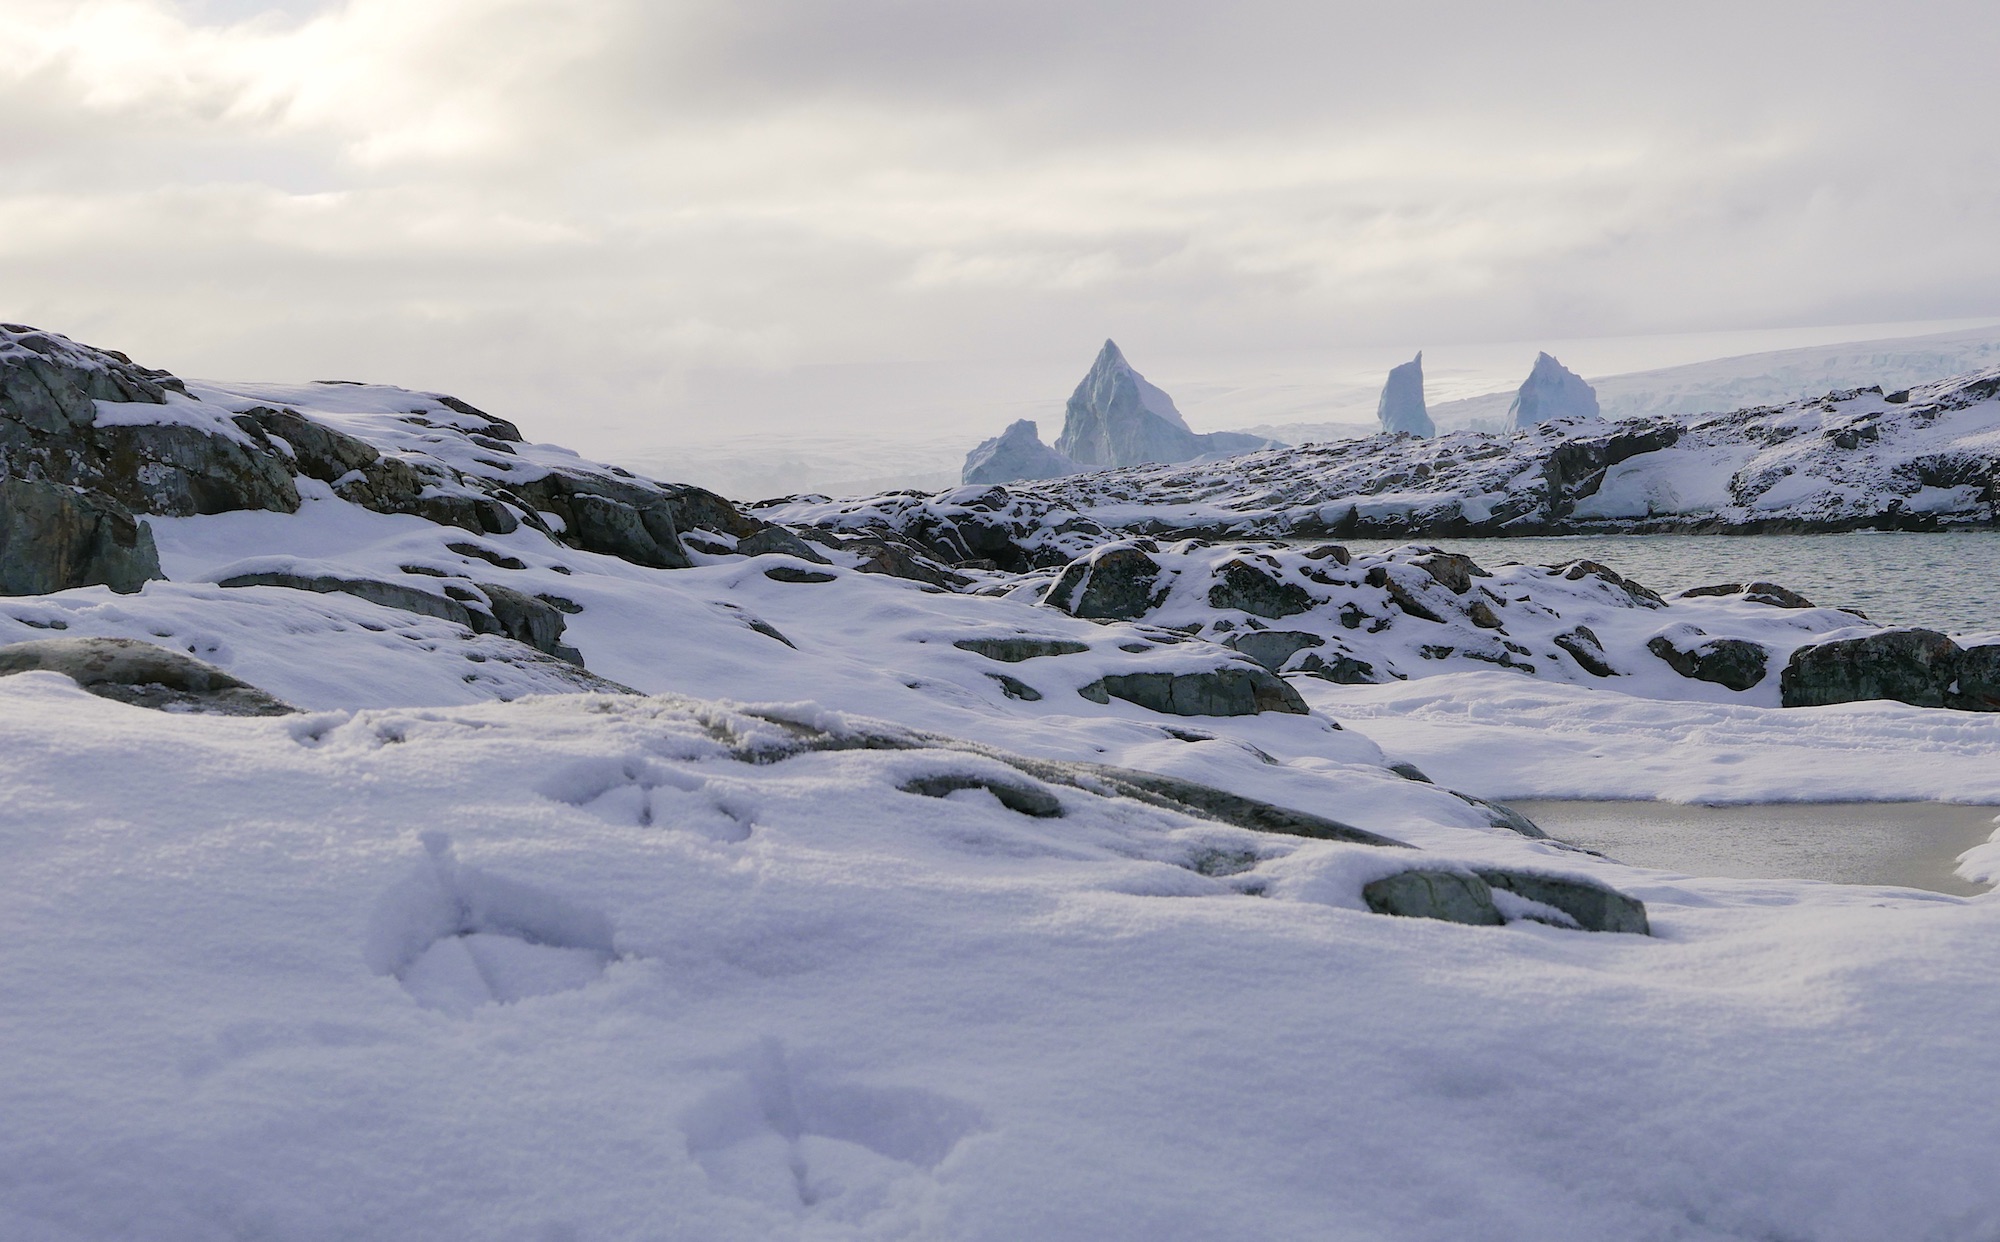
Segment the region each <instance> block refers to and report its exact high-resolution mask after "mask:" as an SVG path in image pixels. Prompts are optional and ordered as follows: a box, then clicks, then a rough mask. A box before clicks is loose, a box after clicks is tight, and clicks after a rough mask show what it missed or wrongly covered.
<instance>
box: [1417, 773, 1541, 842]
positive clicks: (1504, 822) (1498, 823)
mask: <svg viewBox="0 0 2000 1242" xmlns="http://www.w3.org/2000/svg"><path fill="white" fill-rule="evenodd" d="M1390 770H1391V771H1394V770H1395V765H1393V764H1392V765H1390ZM1451 796H1452V797H1454V798H1458V799H1460V800H1462V801H1465V802H1468V803H1470V804H1471V805H1473V806H1476V807H1478V808H1479V809H1480V810H1482V811H1484V812H1486V820H1487V822H1488V823H1490V824H1492V825H1493V826H1494V827H1495V828H1505V829H1506V830H1507V831H1509V832H1518V833H1520V834H1521V835H1522V836H1524V837H1533V838H1534V839H1535V840H1537V841H1545V840H1547V839H1548V835H1549V834H1548V833H1546V832H1543V831H1542V826H1541V825H1540V824H1537V823H1536V822H1535V821H1534V820H1532V819H1529V818H1528V817H1527V816H1525V815H1523V814H1521V813H1520V812H1519V811H1517V810H1515V809H1514V808H1513V807H1511V806H1508V805H1507V804H1506V803H1504V802H1494V801H1491V800H1489V799H1486V798H1475V797H1473V796H1472V795H1471V794H1467V793H1459V792H1458V791H1456V790H1453V791H1452V795H1451Z"/></svg>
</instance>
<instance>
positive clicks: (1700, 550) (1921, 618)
mask: <svg viewBox="0 0 2000 1242" xmlns="http://www.w3.org/2000/svg"><path fill="white" fill-rule="evenodd" d="M1418 542H1425V543H1435V544H1437V545H1438V546H1440V547H1444V548H1447V549H1449V550H1450V551H1453V552H1462V553H1464V554H1465V555H1467V556H1470V557H1471V558H1472V559H1473V560H1475V561H1478V562H1480V563H1481V564H1483V565H1498V564H1502V563H1504V562H1507V561H1518V562H1520V563H1522V564H1527V565H1546V564H1552V563H1556V562H1560V561H1571V560H1576V559H1578V558H1584V559H1588V560H1593V561H1600V562H1602V563H1603V564H1606V565H1609V566H1610V567H1611V568H1613V569H1615V570H1617V571H1618V572H1619V573H1621V574H1624V575H1625V576H1626V577H1628V578H1636V579H1637V580H1638V581H1640V582H1642V583H1644V584H1645V585H1647V586H1649V587H1651V588H1652V589H1654V590H1655V591H1658V592H1660V593H1661V594H1666V593H1668V592H1670V591H1679V590H1683V589H1685V588H1687V587H1695V586H1706V585H1708V584H1710V583H1716V582H1750V581H1764V582H1776V583H1779V584H1781V585H1784V586H1788V587H1790V588H1792V589H1793V590H1794V591H1798V592H1800V593H1801V594H1803V595H1805V596H1806V597H1807V598H1808V599H1810V600H1812V602H1813V603H1815V604H1820V605H1823V606H1825V607H1829V608H1859V609H1860V610H1861V611H1863V612H1865V613H1867V614H1868V616H1869V617H1870V618H1871V619H1873V620H1876V621H1880V622H1883V623H1885V624H1891V625H1923V626H1929V627H1930V628H1932V629H1937V630H1943V631H1945V632H1947V633H1984V632H1992V631H2000V531H1969V532H1962V533H1956V534H1946V535H1919V534H1902V533H1875V532H1866V533H1857V534H1844V535H1575V536H1564V537H1558V538H1545V539H1442V540H1420V541H1418ZM1393 546H1395V545H1393V544H1374V543H1359V542H1357V543H1356V544H1355V547H1356V548H1357V550H1366V551H1379V550H1381V549H1384V548H1388V547H1393Z"/></svg>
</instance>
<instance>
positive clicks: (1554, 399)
mask: <svg viewBox="0 0 2000 1242" xmlns="http://www.w3.org/2000/svg"><path fill="white" fill-rule="evenodd" d="M1596 417H1598V410H1597V392H1596V390H1595V389H1593V388H1591V386H1590V385H1589V384H1587V383H1585V382H1584V380H1583V377H1582V376H1581V375H1578V374H1577V373H1576V372H1574V371H1572V370H1570V369H1569V368H1568V367H1566V366H1564V365H1563V364H1562V363H1560V362H1557V361H1556V360H1555V359H1554V358H1553V357H1551V356H1550V355H1548V354H1545V353H1541V354H1536V355H1535V365H1534V368H1533V369H1532V370H1530V371H1529V372H1528V378H1527V379H1525V380H1523V381H1522V382H1521V390H1520V391H1519V392H1517V393H1515V394H1514V403H1513V404H1512V405H1510V406H1508V407H1507V422H1508V423H1509V424H1510V425H1511V426H1513V427H1515V428H1516V429H1522V428H1527V427H1532V426H1534V425H1535V424H1537V423H1546V422H1549V421H1551V420H1553V419H1558V418H1596Z"/></svg>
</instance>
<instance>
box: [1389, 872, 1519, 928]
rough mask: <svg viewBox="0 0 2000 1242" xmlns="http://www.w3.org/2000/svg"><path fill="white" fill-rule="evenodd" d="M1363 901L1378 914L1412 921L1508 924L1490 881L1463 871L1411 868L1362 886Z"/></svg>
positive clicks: (1487, 924)
mask: <svg viewBox="0 0 2000 1242" xmlns="http://www.w3.org/2000/svg"><path fill="white" fill-rule="evenodd" d="M1361 899H1362V900H1363V901H1365V902H1367V903H1368V908H1369V909H1370V910H1372V911H1374V912H1375V913H1377V914H1393V915H1396V916H1398V917H1400V918H1409V919H1438V920H1440V921H1442V922H1446V923H1465V924H1469V925H1471V926H1473V927H1498V926H1499V925H1500V924H1502V923H1505V922H1506V921H1507V919H1506V917H1505V916H1504V915H1502V914H1501V913H1500V909H1499V907H1498V906H1495V905H1494V904H1493V890H1492V889H1491V888H1490V887H1489V886H1488V885H1487V883H1486V881H1484V880H1482V879H1480V878H1479V877H1478V876H1476V875H1470V874H1467V873H1466V872H1463V871H1446V870H1441V869H1433V868H1415V867H1413V868H1411V869H1410V870H1408V871H1398V872H1397V873H1396V874H1394V875H1389V876H1384V877H1382V878H1381V879H1379V880H1375V881H1372V882H1370V883H1368V884H1365V885H1363V886H1362V889H1361Z"/></svg>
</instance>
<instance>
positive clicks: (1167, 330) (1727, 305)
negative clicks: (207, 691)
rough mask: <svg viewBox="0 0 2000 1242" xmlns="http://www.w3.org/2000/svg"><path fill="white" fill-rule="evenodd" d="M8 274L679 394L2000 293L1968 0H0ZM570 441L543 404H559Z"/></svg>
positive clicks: (70, 298)
mask: <svg viewBox="0 0 2000 1242" xmlns="http://www.w3.org/2000/svg"><path fill="white" fill-rule="evenodd" d="M0 26H4V28H5V29H6V30H7V31H8V37H7V39H5V40H4V41H0V108H5V109H6V110H7V114H8V115H9V116H10V118H12V123H11V124H10V125H9V126H8V127H6V128H5V129H3V130H0V288H5V289H6V290H7V291H8V294H9V301H10V304H9V305H8V306H7V307H6V308H5V315H6V317H7V318H9V319H12V320H26V321H30V322H44V323H46V324H47V325H48V326H50V327H53V328H56V329H58V330H63V331H69V332H71V333H72V334H75V335H79V336H82V337H84V338H86V339H103V340H104V341H105V343H107V344H111V345H114V346H117V347H120V348H125V349H127V350H128V351H130V352H133V353H134V354H135V355H136V356H140V357H142V358H144V359H146V360H148V361H151V362H154V363H156V364H161V365H168V366H172V367H175V368H178V369H181V370H185V371H188V372H191V373H197V374H199V373H207V374H297V375H314V374H317V375H329V374H338V375H344V376H351V377H360V376H367V377H379V378H384V379H392V380H400V381H403V382H409V383H412V384H420V385H425V386H432V387H446V388H455V389H462V390H464V391H466V392H467V393H468V394H469V395H471V396H473V397H474V398H475V399H481V400H485V401H488V402H491V403H492V404H494V405H495V406H498V407H503V408H506V409H508V410H509V411H510V412H512V413H517V414H521V415H523V416H524V417H529V418H530V420H531V422H532V421H533V419H535V418H537V417H546V418H548V419H551V420H555V419H558V418H563V419H570V420H575V421H576V422H577V424H578V425H584V424H589V423H591V422H592V420H598V421H605V420H618V419H624V420H627V421H628V422H629V421H631V420H634V419H657V420H661V421H660V422H659V424H658V425H659V426H660V427H661V428H662V430H663V431H669V430H671V429H672V428H673V427H674V426H675V425H676V420H680V421H681V422H682V423H691V422H692V421H693V420H698V419H701V418H704V417H709V416H710V409H709V408H708V407H703V408H702V409H693V408H689V407H686V406H684V405H682V404H677V402H679V400H680V397H679V396H677V394H681V393H684V392H685V391H686V386H685V384H684V383H683V382H682V379H683V377H684V376H685V375H686V374H687V373H689V372H690V371H692V370H695V369H699V368H704V367H713V366H719V365H723V366H727V365H751V366H770V365H784V364H789V363H808V362H833V361H885V360H898V359H901V360H910V359H924V358H961V357H964V358H970V357H978V358H987V359H992V358H1004V357H1009V356H1020V357H1037V358H1039V357H1044V356H1048V355H1051V354H1069V353H1077V352H1078V351H1082V352H1084V353H1087V352H1088V346H1089V345H1090V344H1091V343H1093V342H1095V341H1097V340H1099V339H1101V338H1102V337H1103V336H1105V335H1107V334H1112V333H1115V334H1117V335H1119V336H1120V337H1121V339H1125V340H1127V341H1128V343H1142V344H1143V345H1145V346H1146V347H1147V348H1149V349H1150V350H1154V351H1181V350H1197V349H1199V350H1204V351H1208V352H1211V353H1213V352H1216V351H1227V350H1231V349H1253V348H1269V347H1277V346H1282V347H1286V348H1293V349H1307V348H1311V347H1313V346H1314V345H1315V343H1317V342H1351V341H1362V340H1374V341H1385V340H1396V341H1404V340H1407V341H1410V342H1413V343H1420V342H1423V341H1433V342H1435V341H1440V340H1451V339H1516V338H1527V337H1532V336H1536V335H1538V334H1539V335H1548V336H1583V335H1591V334H1594V333H1611V332H1635V331H1666V330H1678V329H1690V328H1705V327H1721V326H1739V325H1740V326H1749V325H1756V324H1768V323H1786V322H1792V323H1797V322H1815V321H1817V322H1828V321H1851V320H1881V319H1885V318H1891V317H1898V316H1909V317H1926V316H1945V315H1954V314H1977V313H1983V312H1987V311H1991V310H1995V309H2000V307H1996V306H1995V305H1994V302H1993V299H1992V295H1991V293H1990V290H1991V289H1992V288H1993V287H1994V283H1995V278H1996V277H2000V242H1996V241H1994V240H1993V239H1992V237H1991V234H1992V230H1991V227H1990V221H1991V220H1992V219H1993V218H1994V217H1995V215H1996V208H2000V171H1996V168H2000V164H1996V162H1995V161H1994V160H1993V159H1992V158H1991V156H1992V152H1991V151H1990V150H1988V149H1987V148H1988V146H1989V145H1990V139H1989V138H1988V137H1987V126H1986V124H1985V118H1986V117H1989V116H1991V115H1992V114H1993V111H1994V105H1995V103H1996V102H2000V100H1996V99H1995V95H1996V94H2000V86H1996V85H1995V79H1994V78H1993V76H1992V75H1991V74H1990V73H1989V72H1987V70H1986V68H1985V66H1986V64H1987V63H1988V62H1989V61H1990V56H1991V52H1992V50H1993V43H1994V36H1995V34H1996V31H2000V18H1996V17H1995V16H1994V15H1993V14H1991V13H1990V12H1989V11H1988V7H1987V6H1983V5H1973V4H1964V3H1958V2H1957V0H1933V2H1930V3H1925V4H1921V5H1913V6H1903V7H1902V8H1901V9H1900V10H1891V9H1890V8H1889V7H1888V6H1881V5H1876V4H1860V3H1841V2H1839V0H1832V2H1829V0H1819V2H1817V3H1810V4H1808V3H1803V2H1794V0H1774V2H1768V3H1759V4H1748V5H1746V4H1741V3H1736V4H1728V5H1725V4H1719V3H1709V2H1707V0H1702V2H1697V3H1690V4H1684V5H1680V6H1675V7H1673V8H1672V9H1661V8H1658V7H1657V6H1655V7H1652V8H1640V7H1637V6H1607V5H1602V4H1584V3H1544V4H1537V5H1534V6H1510V5H1492V4H1471V3H1410V4H1397V5H1383V4H1378V3H1365V4H1364V3H1352V2H1349V3H1327V2H1321V3H1308V2H1303V0H1287V2H1283V3H1280V2H1277V0H1252V2H1248V3H1239V4H1234V5H1229V6H1219V5H1214V4H1210V3H1194V2H1193V0H1156V2H1153V3H1147V4H1138V3H1126V4H1098V5H1077V4H1074V3H1067V2H1065V3H1058V2H1056V0H994V2H992V3H984V4H979V5H950V4H945V5H940V4H936V3H924V2H920V0H843V3H840V4H827V3H823V2H818V0H793V2H789V3H788V2H785V0H773V2H771V3H763V4H755V5H745V4H740V3H733V2H728V0H678V2H673V3H658V2H650V0H428V2H427V3H425V4H409V3H407V2H406V0H346V2H344V3H335V2H329V3H325V4H320V5H311V4H305V3H299V2H295V3H291V4H285V5H278V6H272V8H271V11H270V12H268V13H263V14H259V13H257V12H255V11H254V10H253V7H252V6H251V5H249V4H248V3H246V2H245V0H229V2H228V3H224V2H223V0H206V2H205V3H194V2H188V3H179V4H176V3H171V2H170V0H0ZM546 433H547V434H556V429H555V428H554V427H553V426H550V427H549V428H548V429H547V431H546Z"/></svg>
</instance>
